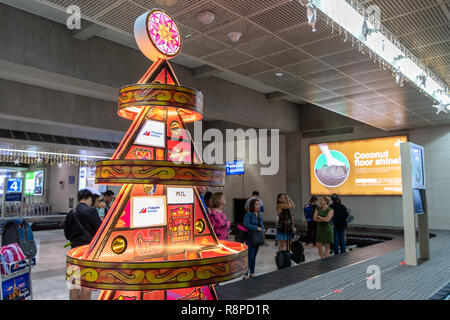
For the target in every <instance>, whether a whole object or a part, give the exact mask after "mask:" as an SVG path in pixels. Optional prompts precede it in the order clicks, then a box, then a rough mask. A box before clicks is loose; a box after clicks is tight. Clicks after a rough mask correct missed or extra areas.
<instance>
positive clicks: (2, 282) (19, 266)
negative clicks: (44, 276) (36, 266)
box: [0, 258, 33, 300]
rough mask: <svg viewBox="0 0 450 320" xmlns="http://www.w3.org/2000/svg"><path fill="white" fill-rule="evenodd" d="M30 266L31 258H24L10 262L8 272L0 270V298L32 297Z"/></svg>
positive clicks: (24, 298)
mask: <svg viewBox="0 0 450 320" xmlns="http://www.w3.org/2000/svg"><path fill="white" fill-rule="evenodd" d="M0 263H1V262H0ZM32 266H33V262H32V258H26V259H24V260H20V261H16V262H14V263H12V264H10V265H9V267H10V268H8V269H9V270H11V272H10V273H8V274H3V273H2V272H0V300H32V299H33V291H32V287H31V267H32ZM5 267H6V266H5ZM5 270H6V268H5Z"/></svg>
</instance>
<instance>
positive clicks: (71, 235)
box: [64, 189, 102, 248]
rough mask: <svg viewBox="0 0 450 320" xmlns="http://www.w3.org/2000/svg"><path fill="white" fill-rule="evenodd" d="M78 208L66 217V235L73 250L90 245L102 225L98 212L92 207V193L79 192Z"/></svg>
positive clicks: (86, 191) (87, 191) (84, 190)
mask: <svg viewBox="0 0 450 320" xmlns="http://www.w3.org/2000/svg"><path fill="white" fill-rule="evenodd" d="M78 202H79V203H78V206H77V207H76V208H75V210H72V211H71V212H70V213H69V214H68V215H67V217H66V223H65V227H64V234H65V236H66V238H67V240H69V241H70V242H71V246H72V248H75V247H79V246H84V245H86V244H89V243H90V242H91V240H92V238H93V237H94V235H95V233H96V232H97V230H98V228H99V227H100V225H101V224H102V221H101V220H100V217H99V215H98V212H97V210H95V208H93V207H92V206H91V205H92V192H91V191H89V190H87V189H83V190H80V191H78Z"/></svg>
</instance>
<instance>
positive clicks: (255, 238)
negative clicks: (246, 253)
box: [249, 217, 264, 247]
mask: <svg viewBox="0 0 450 320" xmlns="http://www.w3.org/2000/svg"><path fill="white" fill-rule="evenodd" d="M259 222H260V220H259V217H258V226H259ZM249 232H250V233H249V240H250V244H251V245H252V246H254V247H259V246H262V245H263V244H264V233H263V232H262V231H254V230H250V231H249Z"/></svg>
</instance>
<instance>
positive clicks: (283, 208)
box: [275, 193, 295, 251]
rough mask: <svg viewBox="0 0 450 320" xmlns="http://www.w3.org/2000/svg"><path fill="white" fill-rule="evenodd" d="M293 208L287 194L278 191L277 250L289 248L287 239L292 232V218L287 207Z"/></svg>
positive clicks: (293, 205) (292, 203) (288, 239)
mask: <svg viewBox="0 0 450 320" xmlns="http://www.w3.org/2000/svg"><path fill="white" fill-rule="evenodd" d="M293 208H295V204H294V202H293V201H292V200H291V198H289V196H288V195H287V194H284V193H280V194H279V195H278V196H277V215H278V223H277V234H276V237H275V239H276V240H278V243H279V244H278V251H282V250H289V248H288V241H291V239H292V235H293V233H294V219H293V218H292V214H291V211H290V210H289V209H293Z"/></svg>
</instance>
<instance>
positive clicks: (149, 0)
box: [100, 0, 205, 21]
mask: <svg viewBox="0 0 450 320" xmlns="http://www.w3.org/2000/svg"><path fill="white" fill-rule="evenodd" d="M100 1H101V0H100ZM132 1H133V2H134V3H136V4H139V5H141V6H143V7H145V8H146V9H147V10H151V9H154V8H161V9H163V10H164V11H166V12H167V13H168V14H169V15H171V16H173V17H177V16H178V15H179V14H182V13H183V12H185V11H186V10H187V9H192V8H194V7H196V6H198V5H201V4H202V3H203V2H204V1H205V0H183V1H178V2H177V3H175V4H172V5H170V6H169V5H161V4H159V3H156V1H155V0H132ZM177 21H178V19H177Z"/></svg>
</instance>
